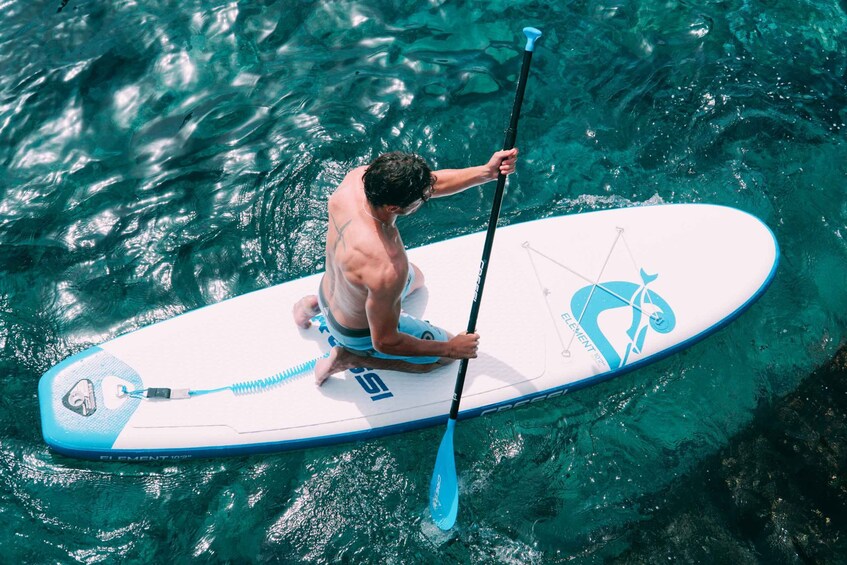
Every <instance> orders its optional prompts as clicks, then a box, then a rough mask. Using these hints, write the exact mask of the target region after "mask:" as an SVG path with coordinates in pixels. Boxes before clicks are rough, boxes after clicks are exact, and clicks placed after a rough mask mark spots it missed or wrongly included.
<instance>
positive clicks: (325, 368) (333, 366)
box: [315, 346, 361, 386]
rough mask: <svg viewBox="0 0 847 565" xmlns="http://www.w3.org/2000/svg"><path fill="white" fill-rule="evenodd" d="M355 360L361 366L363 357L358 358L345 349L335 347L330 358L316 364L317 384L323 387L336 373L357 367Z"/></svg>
mask: <svg viewBox="0 0 847 565" xmlns="http://www.w3.org/2000/svg"><path fill="white" fill-rule="evenodd" d="M354 359H357V360H358V364H359V365H361V357H356V356H355V355H353V354H352V353H350V352H348V351H347V350H346V349H344V348H343V347H337V346H336V347H333V348H332V350H330V352H329V356H328V357H324V358H323V359H320V360H319V361H318V362H317V363H315V384H316V385H318V386H321V385H322V384H324V381H325V380H327V379H328V378H329V377H330V376H332V375H334V374H335V373H340V372H341V371H346V370H347V369H352V368H353V367H356V366H357V365H356V364H355V362H354Z"/></svg>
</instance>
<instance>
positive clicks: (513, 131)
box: [429, 27, 541, 530]
mask: <svg viewBox="0 0 847 565" xmlns="http://www.w3.org/2000/svg"><path fill="white" fill-rule="evenodd" d="M523 32H524V35H526V48H525V49H524V52H523V62H522V63H521V74H520V78H519V79H518V88H517V92H515V103H514V106H512V115H511V117H510V119H509V127H508V129H507V130H506V139H505V141H504V142H503V149H506V150H508V149H511V148H513V147H514V146H515V139H516V138H517V135H518V118H519V117H520V114H521V104H522V103H523V95H524V90H525V89H526V79H527V76H528V75H529V66H530V63H531V62H532V52H533V50H534V49H535V42H536V40H537V39H538V38H539V37H541V32H540V31H538V30H537V29H535V28H534V27H526V28H524V30H523ZM505 188H506V175H504V174H503V173H500V175H499V176H498V177H497V188H496V189H495V191H494V202H493V203H492V205H491V216H490V217H489V219H488V232H487V233H486V234H485V244H484V245H483V249H482V260H481V261H480V265H479V274H478V275H477V280H476V292H475V293H474V298H473V304H472V305H471V314H470V318H469V319H468V333H474V332H475V331H476V320H477V317H478V316H479V306H480V303H481V301H482V291H483V289H484V287H485V277H486V275H487V273H488V261H489V259H490V258H491V248H492V247H493V245H494V232H495V230H496V229H497V219H498V217H499V216H500V206H501V204H502V202H503V191H504V190H505ZM467 370H468V360H467V359H462V361H461V363H460V364H459V373H458V375H457V376H456V388H455V390H454V391H453V402H452V404H451V405H450V417H449V419H448V420H447V430H446V431H445V432H444V436H443V437H442V438H441V445H440V446H439V448H438V455H437V456H436V458H435V469H434V470H433V473H432V479H431V480H430V483H429V511H430V514H431V515H432V519H433V521H434V522H435V523H436V525H437V526H438V527H439V528H441V529H442V530H449V529H450V528H452V527H453V525H454V524H455V523H456V515H457V514H458V509H459V484H458V481H457V477H456V463H455V456H454V453H453V429H454V428H455V427H456V419H457V418H458V416H459V403H460V402H461V400H462V390H463V389H464V386H465V375H466V374H467Z"/></svg>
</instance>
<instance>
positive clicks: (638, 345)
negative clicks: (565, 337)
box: [570, 269, 676, 369]
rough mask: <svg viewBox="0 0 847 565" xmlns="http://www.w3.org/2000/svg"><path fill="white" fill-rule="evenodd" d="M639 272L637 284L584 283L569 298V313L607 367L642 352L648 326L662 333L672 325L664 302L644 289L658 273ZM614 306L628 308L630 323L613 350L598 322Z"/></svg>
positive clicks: (624, 362)
mask: <svg viewBox="0 0 847 565" xmlns="http://www.w3.org/2000/svg"><path fill="white" fill-rule="evenodd" d="M640 275H641V284H638V283H633V282H629V281H611V282H605V283H600V284H597V285H588V286H584V287H583V288H581V289H579V290H578V291H577V292H576V293H574V295H573V298H571V304H570V306H571V312H573V314H574V315H575V316H578V319H579V320H580V326H582V329H583V331H584V332H585V334H586V335H587V336H588V337H589V338H590V339H591V341H593V342H594V346H595V347H596V348H597V350H598V351H599V352H600V354H601V355H602V356H603V358H604V359H605V360H606V362H607V363H608V364H609V368H611V369H618V368H620V367H623V366H624V365H625V364H626V362H627V360H628V359H629V356H630V355H631V354H637V353H640V352H641V351H642V349H643V347H644V342H645V340H646V338H647V330H648V328H652V329H653V330H654V331H656V332H658V333H663V334H665V333H668V332H670V331H672V330H673V329H674V327H675V326H676V316H675V315H674V312H673V309H671V307H670V305H669V304H668V303H667V301H665V299H664V298H662V297H661V296H660V295H659V294H658V293H656V292H654V291H653V290H650V289H649V288H647V285H649V284H650V283H652V282H653V281H655V280H656V279H657V278H658V276H659V275H658V274H656V275H650V274H648V273H647V272H646V271H644V269H641V272H640ZM614 308H630V309H632V323H631V324H630V327H629V329H628V330H627V331H626V337H627V338H628V342H627V344H626V347H625V348H624V350H623V351H622V352H619V351H617V350H616V349H615V347H614V346H613V345H612V342H611V341H610V340H609V339H608V337H607V336H606V334H605V333H604V332H603V330H602V328H600V324H599V318H600V315H601V314H602V313H603V312H605V311H607V310H611V309H614Z"/></svg>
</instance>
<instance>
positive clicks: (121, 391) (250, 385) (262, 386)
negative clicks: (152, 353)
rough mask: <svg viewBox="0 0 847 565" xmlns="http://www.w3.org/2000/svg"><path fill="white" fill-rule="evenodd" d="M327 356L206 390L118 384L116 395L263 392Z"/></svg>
mask: <svg viewBox="0 0 847 565" xmlns="http://www.w3.org/2000/svg"><path fill="white" fill-rule="evenodd" d="M327 357H329V353H327V354H326V355H323V356H322V357H318V358H316V359H312V360H311V361H306V362H305V363H301V364H299V365H295V366H294V367H290V368H288V369H286V370H284V371H281V372H279V373H277V374H275V375H273V376H270V377H266V378H264V379H256V380H252V381H242V382H238V383H235V384H231V385H229V386H223V387H220V388H212V389H206V390H192V389H189V388H167V387H149V388H140V389H137V390H127V388H126V387H125V386H123V385H118V397H120V398H123V397H124V396H129V397H131V398H155V399H161V400H177V399H182V398H191V397H193V396H201V395H204V394H214V393H216V392H224V391H227V390H229V391H232V392H233V393H234V394H252V393H257V392H264V391H265V390H267V389H269V388H273V387H275V386H277V385H280V384H282V383H284V382H285V381H288V380H290V379H292V378H294V377H298V376H301V375H303V374H305V373H308V372H310V371H313V370H314V369H315V364H316V363H317V362H318V361H320V360H321V359H326V358H327Z"/></svg>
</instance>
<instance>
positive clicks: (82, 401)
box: [62, 379, 97, 417]
mask: <svg viewBox="0 0 847 565" xmlns="http://www.w3.org/2000/svg"><path fill="white" fill-rule="evenodd" d="M62 404H63V405H64V407H65V408H67V409H68V410H70V411H71V412H76V413H77V414H79V415H80V416H86V417H88V416H91V415H92V414H94V413H95V412H96V411H97V401H96V400H95V399H94V384H93V383H92V382H91V381H89V380H88V379H82V380H81V381H78V382H77V383H76V384H75V385H74V386H72V387H71V389H70V390H69V391H68V393H67V394H66V395H65V396H64V397H63V398H62Z"/></svg>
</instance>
